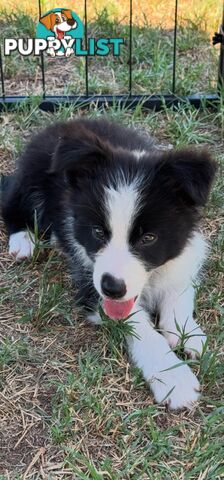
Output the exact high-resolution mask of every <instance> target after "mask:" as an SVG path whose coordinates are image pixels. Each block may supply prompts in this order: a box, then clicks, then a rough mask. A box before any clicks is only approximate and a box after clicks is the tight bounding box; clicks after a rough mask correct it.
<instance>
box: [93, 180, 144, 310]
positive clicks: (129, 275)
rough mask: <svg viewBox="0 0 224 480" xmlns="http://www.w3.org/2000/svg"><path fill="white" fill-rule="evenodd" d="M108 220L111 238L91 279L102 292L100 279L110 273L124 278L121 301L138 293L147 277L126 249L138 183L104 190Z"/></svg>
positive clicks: (136, 206)
mask: <svg viewBox="0 0 224 480" xmlns="http://www.w3.org/2000/svg"><path fill="white" fill-rule="evenodd" d="M106 195H107V209H108V219H109V222H110V228H111V232H112V237H111V240H110V242H109V243H108V245H107V246H106V247H105V248H104V249H103V250H102V251H101V252H99V254H98V255H97V257H96V262H95V265H94V273H93V281H94V285H95V288H96V290H98V292H99V293H100V295H101V296H103V294H102V291H101V278H102V276H103V274H104V273H109V274H111V275H112V276H114V277H115V278H117V279H122V280H124V282H125V284H126V289H127V293H126V295H125V296H124V297H123V299H122V300H125V299H130V298H133V297H135V296H136V295H138V294H139V293H141V291H142V289H143V287H144V284H145V282H146V280H147V273H146V271H145V268H144V266H143V264H142V263H141V261H140V260H139V259H137V258H136V257H135V256H134V255H133V254H132V253H131V252H130V250H129V246H128V233H129V228H130V226H131V224H132V222H133V219H134V216H135V215H136V213H137V211H138V207H139V205H138V198H139V197H138V192H137V184H135V183H132V184H130V185H126V184H123V185H120V186H119V185H118V187H117V189H116V190H115V189H113V188H110V189H109V188H108V189H106Z"/></svg>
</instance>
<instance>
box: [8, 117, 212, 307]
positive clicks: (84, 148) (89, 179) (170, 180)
mask: <svg viewBox="0 0 224 480" xmlns="http://www.w3.org/2000/svg"><path fill="white" fill-rule="evenodd" d="M133 150H134V151H135V150H141V151H142V150H144V151H146V152H147V153H146V154H145V155H144V156H142V158H141V159H139V160H137V159H136V156H135V155H134V154H133V153H132V151H133ZM215 170H216V165H215V162H214V161H213V160H212V159H211V157H210V155H209V153H208V152H206V151H190V150H180V151H172V150H171V151H169V152H161V151H158V150H157V149H156V148H155V147H154V145H153V142H152V141H151V139H150V138H147V137H145V136H143V135H140V134H139V133H137V132H136V131H135V130H133V129H128V128H124V127H123V126H120V125H117V124H114V123H110V122H108V121H106V120H105V119H101V120H86V119H77V120H74V121H70V122H67V123H58V124H55V125H53V126H50V127H49V128H47V129H45V130H43V131H42V132H41V133H39V134H38V135H36V136H34V138H33V139H32V140H31V142H30V143H29V144H28V146H27V148H26V149H25V151H24V153H23V155H22V156H21V158H20V160H19V163H18V168H17V171H16V172H15V174H14V175H13V177H10V178H8V177H7V178H5V179H4V180H3V183H2V191H3V194H2V214H3V218H4V220H5V224H6V226H7V229H8V233H9V234H12V233H16V232H18V231H20V230H24V229H26V228H27V227H29V228H30V229H32V228H33V223H34V212H35V211H36V212H37V218H38V228H39V231H40V233H41V235H42V236H44V237H45V238H49V237H50V235H51V233H52V232H54V234H55V235H56V237H57V239H58V241H59V244H60V247H61V249H62V250H63V251H64V252H65V253H66V255H67V257H68V260H69V266H70V269H71V272H72V275H73V278H74V280H75V282H76V286H77V301H78V302H79V303H80V304H84V306H85V307H86V308H90V309H94V308H95V306H96V303H97V301H98V294H97V292H96V290H95V289H94V286H93V282H92V267H91V261H92V262H94V256H95V254H96V252H98V250H99V249H100V248H102V246H103V245H104V244H105V243H107V242H108V241H109V239H110V228H109V223H108V217H107V209H106V206H105V191H104V188H103V187H105V186H109V185H113V186H114V187H116V183H117V180H118V179H119V178H125V179H127V180H128V181H129V182H130V181H131V180H134V179H135V178H139V179H141V180H140V189H141V194H142V199H143V201H142V208H141V209H140V211H139V213H138V214H137V216H136V218H135V221H134V225H133V228H132V230H131V232H130V234H129V243H130V249H132V251H133V252H134V254H135V255H136V256H138V257H139V258H140V259H141V261H143V262H144V264H145V265H146V267H147V268H148V269H150V268H152V267H157V266H159V265H162V264H164V263H165V262H166V261H167V260H169V259H171V258H174V257H176V256H177V255H179V253H180V252H181V251H182V249H183V248H184V246H185V245H186V242H187V239H188V238H189V237H190V236H191V234H192V232H193V231H194V229H195V227H196V224H197V222H198V220H199V216H200V207H202V206H203V205H204V204H205V203H206V201H207V198H208V195H209V191H210V187H211V183H212V180H213V177H214V174H215ZM121 208H122V205H121ZM95 225H98V226H100V227H102V228H103V230H104V233H105V235H104V238H103V239H99V238H97V237H96V236H94V234H93V227H94V226H95ZM149 231H152V232H156V234H157V236H158V240H157V241H156V242H155V243H154V244H152V245H150V248H149V247H148V246H147V245H144V244H143V243H142V241H141V238H142V235H143V234H144V233H146V232H149ZM76 242H78V243H79V244H80V245H81V246H82V247H83V248H84V251H85V252H86V253H87V256H88V257H89V259H90V262H89V264H88V262H87V263H86V262H84V261H83V258H82V256H80V252H78V251H77V249H76V246H75V244H76Z"/></svg>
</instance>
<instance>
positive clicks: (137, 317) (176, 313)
mask: <svg viewBox="0 0 224 480" xmlns="http://www.w3.org/2000/svg"><path fill="white" fill-rule="evenodd" d="M123 200H124V199H123ZM135 200H136V199H135ZM113 205H114V204H113ZM122 210H123V209H121V210H120V211H122ZM124 210H125V209H124ZM125 211H126V212H128V209H127V205H126V210H125ZM130 212H131V209H129V218H130ZM120 215H121V213H120ZM116 218H118V216H116ZM114 219H115V217H114ZM127 219H128V216H127V217H126V222H127ZM119 221H121V219H120V220H119ZM114 226H115V224H114ZM123 226H124V229H125V228H126V227H127V224H126V225H123ZM124 229H123V228H121V231H120V232H119V233H117V230H116V229H115V239H117V246H116V242H115V246H113V237H112V240H111V250H110V247H108V248H107V249H106V251H107V253H105V252H104V254H102V258H103V260H101V257H99V259H98V268H99V271H100V272H102V271H103V267H104V266H105V265H104V261H105V264H106V266H107V268H108V270H106V269H104V271H109V272H110V273H112V274H115V273H116V275H117V272H118V271H119V272H120V273H119V274H120V275H121V272H122V275H123V276H122V277H119V278H125V281H126V282H127V286H128V292H131V295H132V296H133V291H134V290H132V289H131V288H130V283H129V282H128V278H130V280H131V282H133V287H132V288H134V285H137V287H138V288H142V283H143V282H144V281H145V283H144V288H143V292H142V296H140V298H139V300H138V302H137V303H136V305H135V306H134V308H133V310H132V313H134V312H135V314H134V315H133V316H132V321H133V322H134V327H135V333H136V334H137V337H139V338H135V337H134V336H133V337H131V338H130V337H129V338H128V345H129V350H130V354H131V356H132V358H133V360H134V362H135V363H136V365H137V366H138V367H139V368H141V370H142V372H143V375H144V377H145V379H146V380H147V381H148V382H149V384H150V388H151V390H152V391H153V393H154V396H155V399H156V401H157V402H166V403H168V404H169V407H170V408H171V409H178V408H183V407H187V408H192V406H193V405H194V402H195V401H196V400H197V399H198V397H199V393H198V392H199V382H198V380H197V378H196V377H195V375H194V374H193V372H192V371H191V370H190V368H189V367H188V366H187V365H185V364H184V365H181V361H180V360H179V359H178V357H177V356H176V355H175V354H174V353H173V352H172V351H171V348H170V347H174V346H176V345H177V343H178V342H179V340H180V336H181V335H180V333H179V332H178V329H177V324H178V326H179V327H178V328H180V329H181V330H183V331H184V333H185V335H186V334H187V338H186V342H185V345H184V349H185V351H186V352H187V353H188V354H190V355H191V357H195V356H196V355H197V354H201V352H202V348H203V344H204V342H205V340H206V336H205V335H204V334H203V332H202V330H201V329H200V327H199V326H198V325H197V323H196V322H195V320H194V319H193V308H194V288H193V285H194V283H195V282H196V280H197V275H198V271H199V269H200V267H201V265H202V262H203V260H204V259H205V256H206V253H207V245H206V243H205V241H204V239H203V237H202V235H201V234H200V233H198V232H197V233H195V234H194V236H193V237H192V239H191V240H190V241H189V242H188V244H187V246H186V247H185V249H184V250H183V252H182V253H181V254H180V255H179V256H178V257H177V258H175V259H174V260H170V261H168V262H167V263H166V264H165V265H163V266H161V267H159V268H157V269H155V270H152V272H151V273H150V274H148V276H147V275H146V273H145V275H144V274H143V271H142V268H143V267H142V266H141V264H140V263H139V262H138V261H137V263H139V272H138V267H137V265H136V264H133V269H134V270H133V271H134V274H133V271H132V263H131V257H130V258H129V257H128V256H127V257H126V255H128V252H127V250H126V249H125V248H124V250H123V253H122V251H121V253H120V255H119V248H118V247H119V245H120V244H121V245H125V241H124V237H125V235H124ZM113 248H115V249H116V248H117V250H114V251H113ZM116 252H117V255H116ZM110 255H113V260H112V261H111V263H110V258H111V257H110ZM122 255H124V256H123V257H122ZM126 262H127V265H126ZM100 269H101V270H100ZM136 274H139V276H138V277H137V279H136ZM135 291H136V290H135ZM131 295H127V297H128V296H129V298H130V296H131ZM155 307H157V308H158V309H159V313H160V324H159V327H160V329H161V333H162V335H161V334H160V333H159V332H157V331H156V330H155V328H154V327H153V325H152V324H151V321H150V316H149V314H148V313H147V310H151V309H154V308H155ZM88 318H89V320H90V321H92V322H93V323H100V318H99V316H98V315H97V314H96V315H91V316H89V317H88ZM176 365H179V366H177V367H176ZM174 366H175V368H173V367H174ZM167 369H168V370H167ZM171 390H172V391H171ZM169 392H170V394H169ZM168 394H169V395H168ZM167 395H168V397H167Z"/></svg>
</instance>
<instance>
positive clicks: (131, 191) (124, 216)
mask: <svg viewBox="0 0 224 480" xmlns="http://www.w3.org/2000/svg"><path fill="white" fill-rule="evenodd" d="M106 196H107V208H108V213H109V219H108V220H109V224H110V228H111V233H112V237H111V242H113V243H114V244H115V243H116V245H117V246H118V245H119V246H120V247H121V246H124V245H125V244H126V243H127V238H128V233H129V230H130V227H131V225H132V223H133V220H134V218H135V216H136V213H137V211H138V206H139V192H138V190H137V185H136V183H131V184H129V185H127V184H123V185H120V186H118V188H117V189H114V188H107V189H106Z"/></svg>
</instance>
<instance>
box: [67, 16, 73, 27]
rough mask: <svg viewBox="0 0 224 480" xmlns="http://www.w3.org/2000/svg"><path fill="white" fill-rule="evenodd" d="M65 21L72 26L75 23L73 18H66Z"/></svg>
mask: <svg viewBox="0 0 224 480" xmlns="http://www.w3.org/2000/svg"><path fill="white" fill-rule="evenodd" d="M67 23H68V25H70V27H72V26H73V25H74V23H75V20H73V19H72V18H68V20H67Z"/></svg>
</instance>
